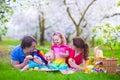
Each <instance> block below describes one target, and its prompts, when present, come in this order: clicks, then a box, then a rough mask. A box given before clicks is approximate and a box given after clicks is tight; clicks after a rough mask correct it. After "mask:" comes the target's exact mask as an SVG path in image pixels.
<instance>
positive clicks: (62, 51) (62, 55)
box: [49, 32, 69, 74]
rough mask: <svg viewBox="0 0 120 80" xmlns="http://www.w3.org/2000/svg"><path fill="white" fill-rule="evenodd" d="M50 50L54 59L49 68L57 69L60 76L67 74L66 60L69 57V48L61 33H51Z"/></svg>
mask: <svg viewBox="0 0 120 80" xmlns="http://www.w3.org/2000/svg"><path fill="white" fill-rule="evenodd" d="M51 50H52V52H53V54H54V56H55V59H54V61H53V62H52V63H51V64H50V65H49V68H52V69H58V70H59V71H60V72H61V73H62V74H68V73H67V70H68V65H67V64H66V58H67V57H68V56H69V47H68V46H67V45H66V39H65V37H64V36H63V34H62V33H60V32H54V33H53V35H52V46H51Z"/></svg>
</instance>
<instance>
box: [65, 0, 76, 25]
mask: <svg viewBox="0 0 120 80" xmlns="http://www.w3.org/2000/svg"><path fill="white" fill-rule="evenodd" d="M64 4H65V6H67V4H66V0H64ZM67 13H68V15H69V17H70V19H71V20H72V22H73V23H74V25H75V26H77V23H76V22H75V20H74V18H73V17H72V14H71V13H70V8H69V7H67Z"/></svg>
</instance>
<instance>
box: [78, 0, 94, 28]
mask: <svg viewBox="0 0 120 80" xmlns="http://www.w3.org/2000/svg"><path fill="white" fill-rule="evenodd" d="M95 1H96V0H93V1H92V2H90V4H89V5H88V6H87V7H86V9H85V11H84V12H83V15H82V17H81V18H80V20H79V23H78V26H80V24H81V22H82V20H83V19H84V17H85V14H86V12H87V11H88V9H89V8H90V7H91V6H92V4H93V3H94V2H95Z"/></svg>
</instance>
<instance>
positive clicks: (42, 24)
mask: <svg viewBox="0 0 120 80" xmlns="http://www.w3.org/2000/svg"><path fill="white" fill-rule="evenodd" d="M39 29H40V45H41V46H43V45H44V32H45V19H44V13H42V17H40V15H39Z"/></svg>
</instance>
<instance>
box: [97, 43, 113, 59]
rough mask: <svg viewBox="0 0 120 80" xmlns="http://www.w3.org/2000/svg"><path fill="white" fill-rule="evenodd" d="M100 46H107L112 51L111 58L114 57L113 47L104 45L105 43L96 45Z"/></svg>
mask: <svg viewBox="0 0 120 80" xmlns="http://www.w3.org/2000/svg"><path fill="white" fill-rule="evenodd" d="M101 46H108V47H109V48H110V49H111V51H112V58H114V52H113V48H112V47H111V46H109V45H106V44H102V45H99V46H98V47H101Z"/></svg>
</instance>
